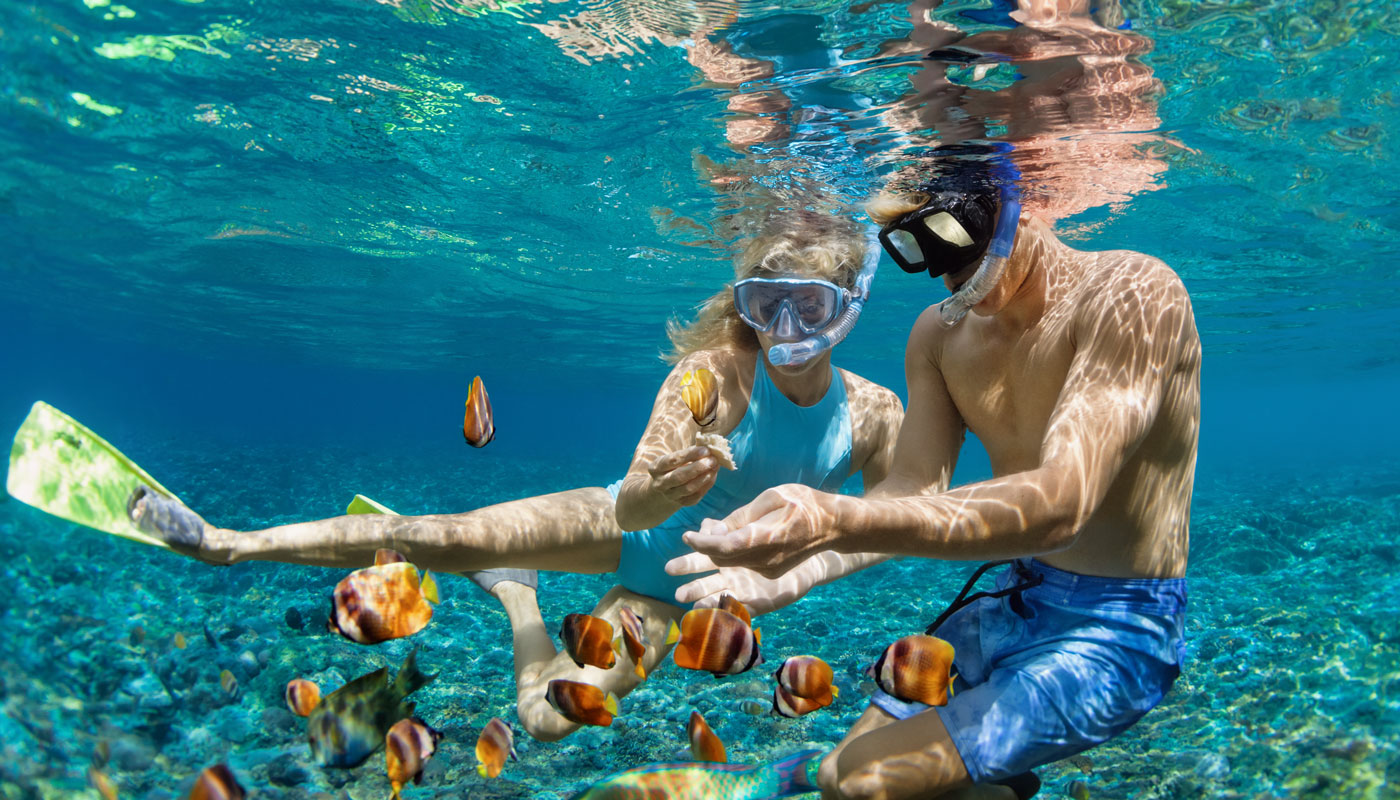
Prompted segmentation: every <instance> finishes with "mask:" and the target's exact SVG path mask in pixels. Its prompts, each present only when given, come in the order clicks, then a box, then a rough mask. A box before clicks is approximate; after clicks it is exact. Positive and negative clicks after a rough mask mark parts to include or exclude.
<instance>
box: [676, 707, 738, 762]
mask: <svg viewBox="0 0 1400 800" xmlns="http://www.w3.org/2000/svg"><path fill="white" fill-rule="evenodd" d="M685 735H686V738H688V739H690V754H691V755H693V756H695V760H696V761H713V762H715V763H717V764H723V763H725V762H726V761H728V760H729V756H728V755H727V754H726V753H725V752H724V742H721V741H720V740H719V737H718V736H716V735H715V732H714V731H712V730H710V726H709V725H707V724H705V718H704V717H702V716H700V712H699V711H692V712H690V721H689V722H687V723H686V725H685Z"/></svg>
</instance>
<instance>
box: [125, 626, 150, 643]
mask: <svg viewBox="0 0 1400 800" xmlns="http://www.w3.org/2000/svg"><path fill="white" fill-rule="evenodd" d="M126 640H127V643H128V644H130V645H131V646H132V647H139V646H140V645H141V643H142V642H144V641H146V629H145V628H143V627H141V626H140V625H137V626H135V627H134V628H132V629H131V635H130V636H128V637H127V639H126Z"/></svg>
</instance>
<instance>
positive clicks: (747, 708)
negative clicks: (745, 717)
mask: <svg viewBox="0 0 1400 800" xmlns="http://www.w3.org/2000/svg"><path fill="white" fill-rule="evenodd" d="M739 710H740V711H742V712H744V713H745V714H749V715H751V716H755V717H756V716H758V715H759V714H762V713H764V712H766V711H767V710H768V706H765V705H764V704H762V703H760V702H758V701H757V700H745V701H743V702H742V703H740V704H739Z"/></svg>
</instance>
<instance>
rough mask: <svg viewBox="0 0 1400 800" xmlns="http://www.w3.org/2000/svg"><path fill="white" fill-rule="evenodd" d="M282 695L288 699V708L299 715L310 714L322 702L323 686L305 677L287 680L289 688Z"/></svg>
mask: <svg viewBox="0 0 1400 800" xmlns="http://www.w3.org/2000/svg"><path fill="white" fill-rule="evenodd" d="M282 695H283V697H284V698H286V700H287V708H288V709H290V710H291V712H292V713H293V714H296V715H297V716H298V717H304V716H306V715H308V714H310V713H311V712H312V711H313V710H315V708H316V706H318V705H320V704H321V687H319V686H317V685H316V684H314V683H312V682H311V681H308V680H306V679H305V678H293V679H292V680H290V681H287V688H286V690H285V691H283V693H282Z"/></svg>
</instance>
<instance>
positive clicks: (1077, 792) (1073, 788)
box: [1065, 781, 1089, 800]
mask: <svg viewBox="0 0 1400 800" xmlns="http://www.w3.org/2000/svg"><path fill="white" fill-rule="evenodd" d="M1065 796H1067V797H1071V798H1073V800H1089V784H1087V783H1085V782H1084V781H1070V782H1069V785H1068V786H1066V787H1065Z"/></svg>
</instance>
